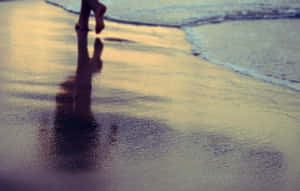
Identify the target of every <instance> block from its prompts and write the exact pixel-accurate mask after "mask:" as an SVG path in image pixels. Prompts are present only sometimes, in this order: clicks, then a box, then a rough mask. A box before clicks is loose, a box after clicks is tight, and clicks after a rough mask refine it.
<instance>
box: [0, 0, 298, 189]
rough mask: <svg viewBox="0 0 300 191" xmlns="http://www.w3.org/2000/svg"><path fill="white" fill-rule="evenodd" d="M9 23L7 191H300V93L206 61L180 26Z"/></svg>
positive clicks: (0, 166) (23, 10) (1, 74)
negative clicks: (81, 27)
mask: <svg viewBox="0 0 300 191" xmlns="http://www.w3.org/2000/svg"><path fill="white" fill-rule="evenodd" d="M0 14H1V15H2V16H1V17H0V23H1V25H2V26H5V27H1V28H0V54H1V56H0V63H1V65H0V69H1V70H0V80H1V85H0V108H1V109H0V112H1V115H0V122H1V128H0V158H1V161H0V188H1V190H103V191H106V190H107V191H112V190H114V191H119V190H120V191H121V190H122V191H126V190H128V191H129V190H159V191H162V190H173V191H176V190H178V191H182V190H185V191H198V190H213V191H219V190H233V191H234V190H237V191H238V190H243V191H245V190H251V191H255V190H257V191H260V190H261V191H262V190H275V191H276V190H278V191H296V190H299V189H300V184H299V179H300V162H299V160H298V159H299V157H300V152H299V149H298V148H297V147H298V145H299V143H300V136H299V135H300V107H299V105H300V94H299V92H295V91H292V90H290V89H287V88H283V87H279V86H275V85H271V84H268V83H264V82H260V81H257V80H253V79H251V78H248V77H246V76H242V75H240V74H238V73H234V72H232V71H231V70H229V69H226V68H223V67H220V66H216V65H213V64H211V63H208V62H205V61H202V60H200V59H199V58H197V57H195V56H193V55H191V52H190V48H191V46H190V45H189V44H188V43H187V42H186V40H185V37H184V33H183V32H182V31H180V30H178V29H173V28H162V27H144V26H132V25H124V24H117V23H112V22H106V23H105V24H106V28H105V30H104V31H103V32H102V33H101V35H95V34H94V31H91V32H89V33H88V34H82V33H80V34H79V33H76V32H75V30H74V24H75V22H76V20H77V15H73V14H70V13H67V12H65V11H63V10H62V9H60V8H57V7H54V6H51V5H48V4H46V3H44V2H42V1H35V0H34V1H31V0H29V1H3V2H1V3H0ZM90 28H91V29H93V28H94V21H91V23H90ZM88 53H89V55H88ZM93 55H94V56H93ZM90 58H94V59H90ZM98 58H101V60H100V59H98ZM85 66H87V67H85Z"/></svg>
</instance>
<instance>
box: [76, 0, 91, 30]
mask: <svg viewBox="0 0 300 191" xmlns="http://www.w3.org/2000/svg"><path fill="white" fill-rule="evenodd" d="M90 12H91V8H90V6H89V4H88V3H87V1H86V0H81V8H80V15H79V20H78V23H77V24H76V29H80V30H88V29H89V16H90Z"/></svg>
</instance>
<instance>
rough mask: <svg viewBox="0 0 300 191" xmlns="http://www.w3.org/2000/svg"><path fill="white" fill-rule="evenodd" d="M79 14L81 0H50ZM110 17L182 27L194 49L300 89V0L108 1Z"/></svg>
mask: <svg viewBox="0 0 300 191" xmlns="http://www.w3.org/2000/svg"><path fill="white" fill-rule="evenodd" d="M46 1H47V2H48V3H51V4H54V5H57V6H60V7H62V8H64V9H65V10H67V11H70V12H74V13H79V10H80V3H81V2H80V1H78V0H46ZM102 2H103V3H104V4H105V5H106V6H107V7H108V11H107V13H106V15H105V16H106V19H109V20H113V21H117V22H125V23H131V24H144V25H159V26H166V27H178V28H181V29H182V30H184V31H185V33H186V37H187V39H188V41H189V42H190V43H191V44H192V45H193V49H192V50H191V53H193V54H194V55H196V56H200V57H201V58H204V59H206V60H208V61H210V62H212V63H215V64H218V65H223V66H226V67H229V68H231V69H233V71H236V72H239V73H241V74H243V75H248V76H251V77H254V78H256V79H259V80H263V81H267V82H271V83H273V84H277V85H282V86H286V87H289V88H292V89H294V90H297V91H300V54H298V53H299V52H300V46H299V44H300V38H299V37H298V34H297V31H300V20H299V19H298V18H300V0H186V1H183V0H161V1H155V0H103V1H102Z"/></svg>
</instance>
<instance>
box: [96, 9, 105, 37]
mask: <svg viewBox="0 0 300 191" xmlns="http://www.w3.org/2000/svg"><path fill="white" fill-rule="evenodd" d="M105 12H106V7H105V6H104V5H100V6H99V7H98V8H97V9H96V11H95V19H96V27H95V30H96V34H98V33H100V32H101V31H102V30H103V29H104V18H103V16H104V13H105Z"/></svg>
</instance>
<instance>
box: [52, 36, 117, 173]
mask: <svg viewBox="0 0 300 191" xmlns="http://www.w3.org/2000/svg"><path fill="white" fill-rule="evenodd" d="M77 40H78V65H77V70H76V74H75V75H74V76H71V77H69V79H68V80H66V81H65V82H63V83H61V85H60V87H61V91H60V92H59V93H57V95H56V113H55V123H54V127H55V128H54V144H55V155H56V156H57V157H56V159H55V161H56V166H57V167H58V168H59V169H63V170H66V171H72V172H73V171H81V170H89V169H91V168H94V167H95V165H96V158H97V156H96V155H97V151H96V149H97V147H98V146H99V144H100V142H101V141H100V140H99V127H98V126H99V125H98V124H97V122H96V120H95V118H94V116H93V113H92V111H91V92H92V76H93V74H95V73H97V72H100V71H101V69H102V61H101V59H100V56H101V53H102V48H103V44H102V43H101V41H100V39H99V38H97V39H96V40H95V43H94V54H93V56H92V58H90V57H89V55H88V48H87V32H86V31H77ZM115 129H116V127H113V126H112V127H111V133H112V134H115V133H116V132H117V131H116V130H115ZM112 137H115V136H114V135H112Z"/></svg>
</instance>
